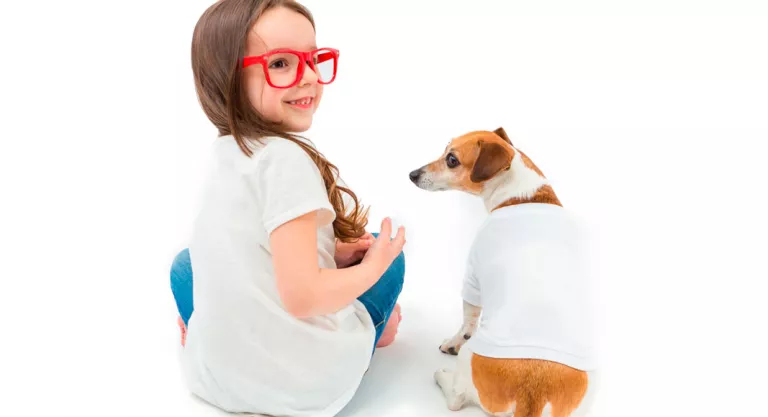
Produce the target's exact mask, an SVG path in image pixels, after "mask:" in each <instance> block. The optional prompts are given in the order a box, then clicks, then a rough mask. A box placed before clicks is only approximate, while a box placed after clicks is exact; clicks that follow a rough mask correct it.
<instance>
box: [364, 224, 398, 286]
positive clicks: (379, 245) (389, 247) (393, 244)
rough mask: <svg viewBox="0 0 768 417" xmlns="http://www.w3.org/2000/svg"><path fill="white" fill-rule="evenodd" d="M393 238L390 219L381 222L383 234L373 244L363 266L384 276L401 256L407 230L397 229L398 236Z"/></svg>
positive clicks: (366, 254)
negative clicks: (369, 267)
mask: <svg viewBox="0 0 768 417" xmlns="http://www.w3.org/2000/svg"><path fill="white" fill-rule="evenodd" d="M391 236H392V220H390V219H389V218H386V219H384V221H382V222H381V232H380V233H379V237H378V238H376V239H375V240H374V242H373V245H371V247H370V248H369V249H368V251H367V252H366V253H365V256H364V257H363V262H362V263H363V264H367V265H370V266H371V267H372V268H375V270H376V271H377V273H379V275H380V276H381V275H383V274H384V272H386V271H387V268H389V266H390V265H391V264H392V262H393V261H394V260H395V258H397V257H398V256H399V255H400V252H402V251H403V246H404V245H405V228H404V227H403V226H400V227H399V228H398V229H397V235H396V236H395V238H394V239H392V238H391Z"/></svg>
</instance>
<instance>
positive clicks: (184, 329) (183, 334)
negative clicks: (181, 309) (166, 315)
mask: <svg viewBox="0 0 768 417" xmlns="http://www.w3.org/2000/svg"><path fill="white" fill-rule="evenodd" d="M176 322H177V323H178V324H179V330H181V345H182V346H184V345H185V344H186V343H187V326H185V325H184V320H182V319H181V316H179V319H178V320H176Z"/></svg>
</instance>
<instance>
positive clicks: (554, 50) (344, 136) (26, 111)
mask: <svg viewBox="0 0 768 417" xmlns="http://www.w3.org/2000/svg"><path fill="white" fill-rule="evenodd" d="M209 4H210V1H197V0H195V1H191V0H187V1H178V0H177V1H158V0H155V1H117V2H115V1H112V2H108V1H107V2H105V1H100V2H87V3H86V2H83V1H58V2H24V1H17V2H5V3H4V4H3V6H2V9H0V10H1V11H0V46H1V48H0V52H1V55H0V57H1V58H0V62H2V66H1V67H2V69H1V70H0V74H1V75H0V106H1V107H2V108H1V110H2V111H1V112H0V138H1V141H0V146H1V148H0V196H2V204H1V205H0V214H1V215H0V279H1V280H2V286H1V287H0V327H1V328H2V330H1V331H0V340H2V342H0V392H2V394H0V415H3V416H22V415H30V416H31V415H50V414H48V413H49V412H53V413H55V415H59V416H78V417H79V416H97V415H104V416H106V415H110V416H117V415H119V416H134V415H146V416H196V415H206V416H207V415H219V414H217V413H215V412H213V411H211V410H210V409H209V408H207V407H206V406H204V405H203V404H201V403H199V402H196V401H195V400H193V399H192V398H191V397H189V396H188V395H187V394H186V392H185V391H184V388H183V386H182V385H181V382H180V376H179V373H178V366H177V363H176V354H177V350H176V349H177V347H178V333H177V329H176V327H175V326H176V325H175V319H176V312H175V306H174V304H173V299H172V297H171V293H170V289H169V284H168V272H169V267H170V262H171V260H172V258H173V256H174V255H175V254H176V252H177V251H178V250H180V249H182V248H183V247H184V245H185V239H186V238H187V236H188V233H189V231H190V226H191V222H192V221H193V219H194V216H195V203H196V198H197V193H198V192H199V186H200V182H201V180H202V173H203V172H204V164H205V160H206V157H207V154H208V152H209V149H210V145H211V143H212V141H213V139H214V137H215V131H214V130H213V129H212V128H211V127H210V126H209V124H208V122H207V120H206V119H205V117H204V115H203V113H202V111H201V110H200V109H199V107H198V104H197V102H196V97H195V95H194V88H193V82H192V77H191V71H190V58H189V49H190V39H191V34H192V29H193V27H194V25H195V23H196V21H197V18H198V17H199V15H200V14H201V13H202V12H203V10H204V9H205V8H206V7H207V6H208V5H209ZM305 4H306V5H307V6H309V7H310V8H311V10H312V11H313V13H314V14H315V17H316V20H317V25H318V41H319V43H320V45H321V46H333V47H336V48H339V49H340V50H341V61H340V69H339V76H338V81H337V82H336V83H335V84H334V85H332V86H331V87H329V88H327V89H326V93H325V97H324V102H323V104H322V107H321V109H320V110H319V112H318V114H317V116H316V123H315V125H314V127H313V129H312V131H311V132H309V137H310V138H311V139H313V140H314V141H315V142H316V143H317V144H318V146H319V147H320V148H321V150H322V151H323V152H324V153H325V154H326V156H328V157H329V158H330V159H331V160H332V161H333V162H334V163H336V164H337V165H338V166H339V167H340V169H341V173H342V175H343V176H344V178H345V179H346V180H347V182H348V183H350V185H351V186H352V187H354V189H355V190H356V191H357V192H358V194H359V195H360V196H361V197H362V199H363V202H364V203H365V204H371V205H373V208H372V214H373V216H372V218H371V227H372V229H374V230H375V229H376V228H377V226H378V222H379V220H380V219H381V218H382V216H385V215H392V216H395V217H396V220H397V221H398V222H400V223H402V224H404V225H405V226H406V228H407V236H408V246H407V248H406V256H407V259H408V264H407V275H406V281H407V282H406V287H405V289H404V292H403V295H402V298H401V304H402V306H403V315H404V321H403V323H402V327H401V332H400V334H399V335H398V340H397V341H396V342H395V344H394V345H392V346H391V347H389V348H386V349H383V350H381V351H380V354H378V355H377V357H376V359H375V360H374V364H373V367H372V368H371V371H370V372H369V374H368V376H367V378H366V381H365V383H364V384H363V386H362V387H361V389H360V392H359V395H358V397H356V398H355V400H354V401H353V404H351V405H350V409H349V410H347V415H350V416H351V415H366V416H403V417H407V416H425V415H430V416H432V415H443V414H444V415H454V414H452V413H449V412H448V411H447V410H446V409H445V404H444V400H443V398H442V396H441V394H440V393H439V391H438V389H437V387H436V386H435V385H434V383H433V381H432V372H433V371H434V369H436V368H437V367H443V366H451V364H452V363H453V362H452V358H449V357H445V356H443V355H441V354H440V353H439V352H438V351H437V346H438V344H439V343H440V342H441V341H442V339H443V338H445V337H448V336H450V335H451V334H452V332H454V331H455V330H456V328H457V326H458V324H459V321H460V320H461V316H460V308H461V304H460V300H459V298H458V289H459V287H460V279H461V271H462V270H463V262H464V257H465V253H466V250H467V248H468V245H469V239H470V238H471V236H472V233H473V231H474V229H475V228H476V227H477V225H479V223H480V222H481V221H482V220H483V216H484V213H483V207H482V204H481V202H480V201H479V200H476V199H474V198H472V197H469V196H465V195H462V194H459V193H453V192H446V193H427V192H425V191H422V190H418V189H416V188H415V187H414V186H413V185H412V184H410V183H409V181H408V172H409V171H410V170H412V169H414V168H417V167H419V166H421V165H422V164H424V163H426V162H428V161H430V160H432V159H433V158H435V157H437V156H439V155H440V152H441V150H442V149H443V147H444V145H445V144H446V143H447V141H448V140H450V139H451V137H453V136H456V135H459V134H461V133H464V132H465V131H468V130H475V129H495V128H496V127H499V126H503V127H504V128H505V129H506V131H507V132H508V133H509V134H510V136H511V137H512V140H513V142H514V143H515V144H516V145H517V146H519V147H520V148H521V149H523V150H524V151H526V152H527V153H528V154H529V156H531V158H532V159H533V160H534V161H535V162H536V163H537V164H538V165H539V166H540V167H541V168H542V170H543V171H544V173H545V174H546V175H547V176H548V177H549V178H550V179H551V181H552V182H553V184H554V188H555V191H556V192H557V194H558V195H559V196H560V198H561V200H562V201H563V203H564V204H565V206H566V207H568V208H570V209H571V210H573V211H575V212H577V213H579V214H580V215H581V216H582V217H583V218H584V220H585V222H586V224H587V225H588V226H589V228H590V231H591V233H592V235H591V237H592V238H591V240H590V242H589V243H590V248H591V249H592V250H593V251H594V252H593V258H592V261H593V262H592V266H593V269H594V272H595V275H594V277H595V280H596V282H597V284H598V295H599V297H600V298H599V301H598V302H597V303H596V304H595V308H596V310H597V311H598V313H599V318H600V321H599V325H600V329H601V339H600V341H601V343H600V349H601V353H602V365H603V369H604V378H605V380H604V384H603V387H602V391H601V392H600V396H599V398H598V402H597V403H596V405H595V412H594V414H593V415H595V416H611V417H613V416H622V417H630V416H649V415H653V416H709V415H712V416H714V415H728V416H737V415H744V416H746V415H762V414H763V413H764V412H765V409H764V406H763V405H762V401H761V400H762V399H763V398H764V397H765V395H766V391H767V390H768V383H766V381H765V378H764V376H765V375H766V372H768V361H767V360H766V352H768V344H767V343H766V328H768V326H767V325H766V320H768V307H766V284H765V281H766V278H768V268H767V267H766V262H768V260H766V258H764V256H765V255H766V252H767V251H766V249H768V243H767V242H766V239H767V238H766V233H768V222H767V221H766V213H768V205H767V204H766V200H765V197H766V186H765V181H766V179H768V175H767V174H768V169H766V162H765V159H766V153H765V150H766V145H765V144H766V140H767V139H768V42H767V40H768V6H766V3H765V2H760V1H754V2H748V1H722V2H717V1H683V0H677V1H670V0H667V1H661V0H653V1H642V2H641V1H636V2H626V1H623V2H620V1H581V2H565V1H548V2H541V1H539V2H513V1H504V2H502V1H479V0H478V1H474V2H467V1H461V2H458V1H457V2H454V1H441V2H437V1H427V0H419V1H403V0H397V1H379V2H374V1H341V0H334V1H320V0H313V1H307V2H305ZM153 402H154V403H153ZM458 415H466V416H479V415H481V414H480V413H479V412H477V410H474V409H468V410H465V411H463V412H462V413H461V414H458Z"/></svg>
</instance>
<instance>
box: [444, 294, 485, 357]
mask: <svg viewBox="0 0 768 417" xmlns="http://www.w3.org/2000/svg"><path fill="white" fill-rule="evenodd" d="M481 311H482V307H479V306H475V305H472V304H470V303H468V302H466V301H464V322H463V323H462V325H461V328H459V331H458V332H456V334H455V335H454V336H453V337H452V338H450V339H446V340H445V341H444V342H443V344H442V345H440V351H441V352H443V353H448V354H450V355H458V354H459V350H461V347H462V346H463V345H464V343H466V342H467V340H469V339H470V338H471V337H472V336H474V335H475V330H477V322H478V320H479V319H480V312H481Z"/></svg>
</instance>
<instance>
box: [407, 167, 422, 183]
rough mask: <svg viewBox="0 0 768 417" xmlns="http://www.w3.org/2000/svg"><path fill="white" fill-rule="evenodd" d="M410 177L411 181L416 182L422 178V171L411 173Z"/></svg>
mask: <svg viewBox="0 0 768 417" xmlns="http://www.w3.org/2000/svg"><path fill="white" fill-rule="evenodd" d="M408 176H409V177H410V178H411V181H413V182H416V180H418V179H419V177H420V176H421V170H420V169H417V170H415V171H411V173H410V174H408Z"/></svg>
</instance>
